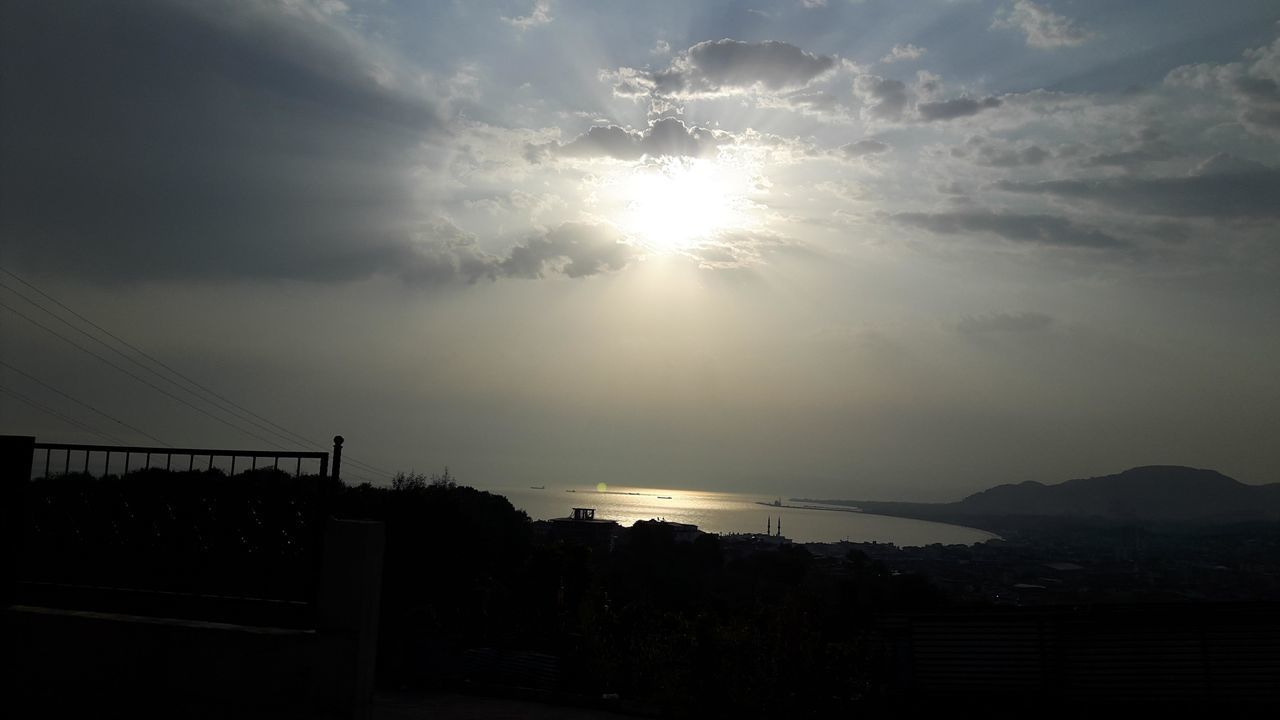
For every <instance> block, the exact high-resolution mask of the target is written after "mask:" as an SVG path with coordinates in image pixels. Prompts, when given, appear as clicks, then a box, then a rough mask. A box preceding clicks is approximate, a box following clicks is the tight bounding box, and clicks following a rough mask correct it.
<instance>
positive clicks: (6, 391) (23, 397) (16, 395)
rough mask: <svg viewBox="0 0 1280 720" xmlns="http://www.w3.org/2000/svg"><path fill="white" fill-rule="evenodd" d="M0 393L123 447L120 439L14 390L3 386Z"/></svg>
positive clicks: (0, 386) (0, 387)
mask: <svg viewBox="0 0 1280 720" xmlns="http://www.w3.org/2000/svg"><path fill="white" fill-rule="evenodd" d="M0 392H3V393H4V394H6V395H11V396H13V397H14V398H17V399H18V400H20V401H22V402H24V403H26V404H28V405H30V406H31V407H33V408H35V409H37V410H43V411H44V412H47V413H49V414H50V415H53V416H54V417H56V418H58V419H59V420H62V421H63V422H65V423H68V424H70V425H73V426H75V427H76V428H78V429H80V430H84V431H85V432H89V433H92V434H94V435H97V436H98V437H100V438H102V439H103V440H107V441H108V442H113V443H115V444H117V445H123V444H124V443H123V442H121V441H120V439H119V438H115V437H112V436H111V435H108V434H107V433H104V432H102V431H100V430H96V429H94V428H93V427H91V426H89V425H87V424H85V423H82V422H80V421H79V420H76V419H75V418H72V417H68V416H66V415H63V414H62V413H60V412H58V411H57V410H54V409H53V408H51V407H49V406H48V405H44V404H43V403H39V402H36V401H35V400H32V399H31V398H29V397H27V396H26V395H23V394H22V393H20V392H17V391H15V390H10V389H9V388H7V387H5V386H3V385H0Z"/></svg>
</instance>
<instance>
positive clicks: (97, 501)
mask: <svg viewBox="0 0 1280 720" xmlns="http://www.w3.org/2000/svg"><path fill="white" fill-rule="evenodd" d="M0 446H2V447H3V466H4V477H3V480H4V483H3V484H4V486H5V488H4V491H5V494H6V496H8V497H7V500H8V502H7V503H6V505H7V506H8V507H9V508H12V509H13V510H12V511H11V512H12V513H13V515H12V516H11V517H10V520H11V522H10V523H9V525H10V527H11V528H13V531H12V535H11V537H10V538H8V540H9V543H8V547H9V553H8V554H9V555H10V557H9V559H8V562H7V565H8V568H7V569H8V572H7V573H6V575H7V576H8V578H9V579H10V583H9V588H8V589H9V591H10V594H11V595H12V597H13V598H14V600H16V601H19V602H22V603H26V604H34V605H42V606H57V607H93V608H96V609H110V610H113V611H118V612H132V613H136V614H142V615H153V614H163V615H176V616H181V617H189V618H196V619H202V620H217V621H228V622H239V623H248V624H267V625H273V626H284V627H305V626H309V625H311V624H314V622H315V599H316V596H317V592H318V584H319V568H320V549H321V548H320V546H321V536H322V534H323V531H324V527H323V526H324V519H325V517H326V516H327V513H328V508H327V504H328V498H329V494H330V491H331V490H332V489H333V488H334V487H335V486H336V484H337V483H336V481H337V473H338V470H339V464H340V457H341V447H342V438H341V437H336V438H335V444H334V457H333V463H332V465H331V464H330V458H329V453H325V452H312V451H286V450H234V449H214V448H167V447H165V448H158V447H143V446H114V445H82V444H69V443H47V442H36V441H35V438H30V437H26V438H23V437H8V436H6V437H3V438H0ZM139 461H140V462H139ZM228 465H229V470H230V471H229V472H227V473H225V475H224V474H223V473H220V472H217V471H224V470H225V469H226V468H227V466H228ZM281 465H284V468H281ZM237 468H239V469H240V470H241V471H242V473H241V475H239V476H237V475H236V474H235V472H236V470H237ZM331 469H332V474H330V470H331ZM166 471H168V472H166ZM244 471H248V473H245V472H244ZM255 471H256V472H255ZM263 471H266V472H265V473H264V472H263ZM304 471H305V472H306V474H304ZM312 471H317V472H315V473H314V474H312ZM184 472H185V473H190V475H189V476H187V477H174V476H172V475H171V474H170V473H184Z"/></svg>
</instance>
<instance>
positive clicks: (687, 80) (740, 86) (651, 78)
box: [612, 38, 837, 98]
mask: <svg viewBox="0 0 1280 720" xmlns="http://www.w3.org/2000/svg"><path fill="white" fill-rule="evenodd" d="M836 65H837V60H836V58H834V57H830V56H826V55H814V54H813V53H809V52H805V51H804V50H801V49H800V48H798V47H796V46H795V45H791V44H789V43H784V42H777V41H775V40H770V41H766V42H743V41H741V40H729V39H727V38H726V39H724V40H708V41H706V42H700V43H698V44H697V45H694V46H693V47H691V48H689V49H688V50H686V51H684V52H682V53H680V54H679V55H677V56H676V57H675V59H674V60H672V62H671V65H670V67H668V68H667V69H665V70H660V71H656V72H654V71H649V70H637V69H635V68H621V69H620V70H618V71H617V72H615V73H612V77H613V80H614V92H615V93H616V94H618V95H622V96H630V97H636V96H645V95H654V96H658V97H677V98H689V97H697V96H703V95H718V94H723V93H728V92H742V91H746V90H751V89H763V90H769V91H773V92H778V91H782V90H792V89H796V88H802V87H804V86H806V85H808V84H809V83H810V82H812V81H813V80H815V79H816V78H818V77H819V76H820V75H823V74H824V73H827V72H829V71H831V70H833V69H835V67H836Z"/></svg>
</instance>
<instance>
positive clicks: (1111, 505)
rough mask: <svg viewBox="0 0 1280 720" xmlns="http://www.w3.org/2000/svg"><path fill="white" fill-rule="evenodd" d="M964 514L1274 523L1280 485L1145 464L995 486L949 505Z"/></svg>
mask: <svg viewBox="0 0 1280 720" xmlns="http://www.w3.org/2000/svg"><path fill="white" fill-rule="evenodd" d="M953 509H954V510H956V511H959V512H964V513H975V514H984V515H1050V516H1074V517H1102V518H1108V519H1113V520H1128V519H1142V520H1167V521H1214V520H1223V521H1240V520H1267V519H1280V485H1245V484H1244V483H1242V482H1239V481H1238V480H1234V479H1232V478H1229V477H1227V476H1226V475H1223V474H1222V473H1219V472H1216V471H1213V470H1200V469H1197V468H1189V467H1179V466H1176V465H1149V466H1147V467H1136V468H1133V469H1131V470H1125V471H1124V472H1122V473H1120V474H1118V475H1104V476H1102V477H1092V478H1081V479H1079V480H1068V481H1066V482H1063V483H1058V484H1056V485H1043V484H1041V483H1037V482H1024V483H1019V484H1017V485H998V486H996V487H993V488H991V489H989V490H983V491H982V492H979V493H974V494H973V495H970V496H969V497H967V498H965V499H964V500H961V501H960V502H958V503H954V504H953Z"/></svg>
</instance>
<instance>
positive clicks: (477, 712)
mask: <svg viewBox="0 0 1280 720" xmlns="http://www.w3.org/2000/svg"><path fill="white" fill-rule="evenodd" d="M626 717H629V716H626V715H618V714H616V713H611V712H605V711H603V710H593V709H589V708H578V707H557V706H555V705H544V704H542V703H538V702H531V701H528V700H510V699H504V698H486V697H476V696H474V695H459V694H451V693H432V694H430V695H416V694H408V693H404V694H382V693H379V695H378V697H377V699H376V700H375V701H374V704H373V719H374V720H418V719H422V720H426V718H431V720H530V719H531V720H552V719H553V718H555V719H557V720H559V719H560V718H563V719H564V720H621V719H622V718H626Z"/></svg>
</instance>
